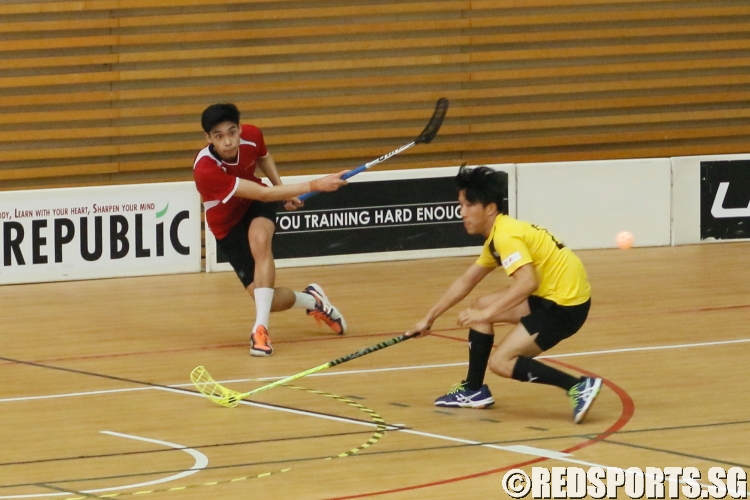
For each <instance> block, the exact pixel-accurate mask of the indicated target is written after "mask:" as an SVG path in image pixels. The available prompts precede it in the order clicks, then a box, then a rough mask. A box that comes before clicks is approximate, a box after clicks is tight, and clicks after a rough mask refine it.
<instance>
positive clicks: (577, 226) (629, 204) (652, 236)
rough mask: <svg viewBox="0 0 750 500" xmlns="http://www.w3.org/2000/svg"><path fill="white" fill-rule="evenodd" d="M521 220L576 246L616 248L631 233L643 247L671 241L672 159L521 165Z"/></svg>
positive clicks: (519, 170)
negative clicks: (618, 238) (622, 234)
mask: <svg viewBox="0 0 750 500" xmlns="http://www.w3.org/2000/svg"><path fill="white" fill-rule="evenodd" d="M516 176H517V177H516V182H517V193H516V196H517V209H518V212H517V214H518V218H519V219H521V220H526V221H529V222H532V223H535V224H539V225H540V226H544V227H545V228H547V229H548V230H549V231H550V232H551V233H552V234H554V235H555V236H556V237H557V238H558V239H560V240H562V241H563V242H564V243H565V244H566V245H568V246H569V247H570V248H573V249H589V248H614V247H616V244H615V236H616V235H617V233H618V232H620V231H630V232H631V233H633V235H634V239H635V245H637V246H664V245H670V243H671V231H670V224H671V213H670V212H671V204H670V197H671V162H670V160H669V159H668V158H655V159H644V160H613V161H590V162H563V163H529V164H518V165H516Z"/></svg>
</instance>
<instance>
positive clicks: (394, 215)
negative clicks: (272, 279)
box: [206, 165, 515, 271]
mask: <svg viewBox="0 0 750 500" xmlns="http://www.w3.org/2000/svg"><path fill="white" fill-rule="evenodd" d="M493 168H497V169H500V170H506V171H507V170H512V169H513V166H512V165H508V166H504V167H498V166H493ZM457 172H458V167H446V168H427V169H419V170H404V171H378V172H367V173H363V174H360V175H358V176H356V177H353V178H352V179H351V181H350V184H349V185H348V186H345V187H343V188H341V189H339V190H338V191H336V192H333V193H321V194H319V195H317V196H314V197H312V198H310V199H309V200H307V201H306V203H305V207H303V208H302V209H300V210H297V211H293V212H285V211H283V210H281V211H279V213H278V215H277V217H276V236H275V237H274V243H273V251H274V257H275V258H276V259H277V267H292V266H302V265H320V264H334V263H347V262H372V261H382V260H400V259H414V258H428V257H441V256H442V257H445V256H455V255H474V254H478V253H479V250H480V247H481V246H482V243H483V242H484V238H482V237H481V236H469V235H468V234H466V231H465V229H464V226H463V222H462V220H461V214H460V210H459V205H458V201H457V196H458V195H457V191H456V187H455V185H454V181H453V179H454V177H455V175H456V173H457ZM312 178H315V177H310V179H312ZM514 178H515V175H510V176H509V183H510V194H511V195H512V196H509V199H510V206H511V211H512V213H515V183H514ZM306 180H309V179H308V178H307V176H305V177H302V176H300V177H294V178H285V179H284V182H287V183H292V182H304V181H306ZM207 233H208V232H207ZM209 238H210V239H212V238H211V237H210V235H209ZM210 239H209V241H207V244H206V269H207V271H219V270H231V267H230V266H229V264H227V263H225V260H224V259H223V258H222V256H221V255H217V254H216V246H215V240H214V241H211V240H210ZM212 257H213V258H212Z"/></svg>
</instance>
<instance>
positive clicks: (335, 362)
mask: <svg viewBox="0 0 750 500" xmlns="http://www.w3.org/2000/svg"><path fill="white" fill-rule="evenodd" d="M410 338H412V337H411V336H407V335H406V334H404V335H399V336H398V337H394V338H392V339H390V340H385V341H383V342H381V343H379V344H375V345H373V346H370V347H366V348H364V349H362V350H360V351H357V352H354V353H352V354H349V355H347V356H342V357H340V358H338V359H334V360H333V361H329V362H328V363H324V364H322V365H320V366H316V367H315V368H310V369H309V370H305V371H303V372H300V373H298V374H296V375H292V376H290V377H286V378H284V379H281V380H277V381H276V382H271V383H270V384H266V385H264V386H263V387H258V388H257V389H253V390H252V391H250V392H246V393H244V394H242V396H241V397H240V398H239V399H245V398H246V397H248V396H252V395H253V394H257V393H259V392H262V391H265V390H268V389H271V388H272V387H276V386H278V385H284V384H286V383H287V382H291V381H292V380H297V379H298V378H302V377H305V376H307V375H310V374H311V373H315V372H319V371H321V370H325V369H326V368H330V367H332V366H336V365H340V364H341V363H346V362H347V361H351V360H352V359H356V358H359V357H361V356H364V355H365V354H370V353H371V352H375V351H379V350H380V349H384V348H386V347H389V346H392V345H395V344H398V343H400V342H403V341H404V340H408V339H410Z"/></svg>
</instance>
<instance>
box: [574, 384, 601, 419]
mask: <svg viewBox="0 0 750 500" xmlns="http://www.w3.org/2000/svg"><path fill="white" fill-rule="evenodd" d="M601 388H602V379H600V378H593V377H581V381H580V382H578V383H577V384H576V385H574V386H573V388H572V389H570V390H569V391H568V396H570V404H571V405H572V406H573V422H575V423H577V424H580V423H581V422H583V419H584V418H586V413H588V411H589V408H590V407H591V404H592V403H593V402H594V399H596V396H597V394H599V390H600V389H601Z"/></svg>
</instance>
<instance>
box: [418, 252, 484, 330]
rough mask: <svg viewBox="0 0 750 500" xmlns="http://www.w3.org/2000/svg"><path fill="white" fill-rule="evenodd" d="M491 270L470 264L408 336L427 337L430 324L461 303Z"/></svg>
mask: <svg viewBox="0 0 750 500" xmlns="http://www.w3.org/2000/svg"><path fill="white" fill-rule="evenodd" d="M492 270H493V268H491V267H484V266H480V265H478V264H472V265H471V266H470V267H469V269H467V270H466V272H464V274H462V275H461V276H460V277H459V278H458V279H456V281H454V282H453V283H452V284H451V286H449V287H448V289H447V290H446V291H445V293H444V294H443V296H442V297H440V299H438V301H437V302H436V303H435V305H434V306H432V308H430V310H429V312H428V313H427V314H426V315H425V317H424V318H422V320H421V321H420V322H419V323H417V324H416V325H414V327H413V328H412V329H411V330H409V331H408V332H407V334H408V335H414V334H416V335H422V336H424V335H429V334H430V329H431V328H432V324H433V323H434V322H435V320H436V319H437V318H439V317H440V316H441V315H442V314H443V313H444V312H445V311H447V310H448V309H450V308H451V307H453V306H454V305H456V304H458V303H459V302H461V301H462V300H463V299H464V298H465V297H466V296H467V295H469V292H471V291H472V290H473V289H474V287H475V286H477V284H479V282H480V281H482V280H483V279H484V277H485V276H487V275H488V274H489V273H490V272H492Z"/></svg>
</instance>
